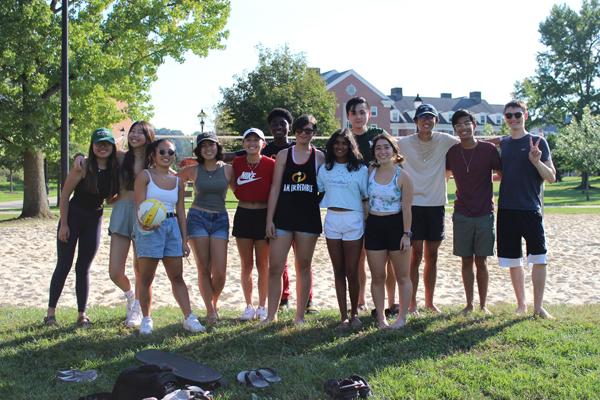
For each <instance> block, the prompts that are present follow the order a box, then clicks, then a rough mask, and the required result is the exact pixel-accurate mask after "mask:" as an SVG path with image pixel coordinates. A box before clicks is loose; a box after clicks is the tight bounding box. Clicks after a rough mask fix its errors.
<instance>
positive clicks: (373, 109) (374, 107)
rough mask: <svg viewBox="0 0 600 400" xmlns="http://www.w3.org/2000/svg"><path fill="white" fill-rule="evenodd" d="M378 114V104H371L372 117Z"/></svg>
mask: <svg viewBox="0 0 600 400" xmlns="http://www.w3.org/2000/svg"><path fill="white" fill-rule="evenodd" d="M376 116H377V106H371V117H376Z"/></svg>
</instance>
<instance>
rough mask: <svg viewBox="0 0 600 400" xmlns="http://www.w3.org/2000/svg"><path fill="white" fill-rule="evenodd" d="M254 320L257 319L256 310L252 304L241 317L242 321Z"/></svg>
mask: <svg viewBox="0 0 600 400" xmlns="http://www.w3.org/2000/svg"><path fill="white" fill-rule="evenodd" d="M254 318H256V310H254V307H252V304H248V305H247V306H246V309H245V310H244V312H243V313H242V316H241V317H240V320H242V321H252V320H253V319H254Z"/></svg>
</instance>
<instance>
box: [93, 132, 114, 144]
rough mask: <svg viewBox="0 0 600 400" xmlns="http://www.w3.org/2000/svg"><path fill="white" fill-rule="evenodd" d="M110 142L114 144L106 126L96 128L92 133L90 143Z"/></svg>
mask: <svg viewBox="0 0 600 400" xmlns="http://www.w3.org/2000/svg"><path fill="white" fill-rule="evenodd" d="M98 142H110V143H112V144H115V138H114V136H113V134H112V132H111V131H110V130H109V129H108V128H98V129H96V130H95V131H94V133H92V143H98Z"/></svg>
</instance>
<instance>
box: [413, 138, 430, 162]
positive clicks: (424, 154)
mask: <svg viewBox="0 0 600 400" xmlns="http://www.w3.org/2000/svg"><path fill="white" fill-rule="evenodd" d="M416 139H417V143H419V149H421V156H422V158H423V162H424V163H425V162H427V156H428V155H429V151H428V150H427V148H426V145H423V143H422V140H421V139H420V138H419V135H417V136H416ZM432 140H433V138H432ZM426 143H429V142H426Z"/></svg>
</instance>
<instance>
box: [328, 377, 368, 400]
mask: <svg viewBox="0 0 600 400" xmlns="http://www.w3.org/2000/svg"><path fill="white" fill-rule="evenodd" d="M324 386H325V392H326V393H327V394H328V395H330V396H331V398H333V399H336V400H349V399H358V398H361V399H364V398H367V397H369V396H370V395H371V394H372V392H371V387H370V386H369V384H368V383H367V381H366V380H365V379H364V378H363V377H361V376H358V375H351V376H349V377H348V378H345V379H329V380H328V381H327V382H325V385H324Z"/></svg>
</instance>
